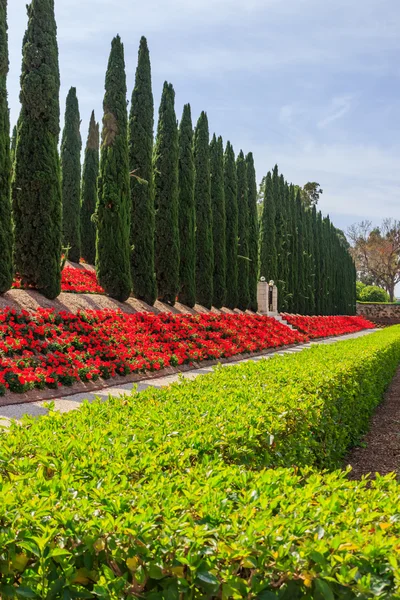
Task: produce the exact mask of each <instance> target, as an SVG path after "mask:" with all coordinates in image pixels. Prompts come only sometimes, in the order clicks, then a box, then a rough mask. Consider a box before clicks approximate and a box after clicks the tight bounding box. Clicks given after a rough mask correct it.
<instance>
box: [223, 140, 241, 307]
mask: <svg viewBox="0 0 400 600" xmlns="http://www.w3.org/2000/svg"><path fill="white" fill-rule="evenodd" d="M224 188H225V211H226V301H225V304H226V306H227V308H231V309H234V308H236V307H237V305H238V203H237V174H236V161H235V153H234V151H233V148H232V145H231V143H230V142H228V143H227V145H226V149H225V156H224Z"/></svg>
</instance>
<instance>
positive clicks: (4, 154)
mask: <svg viewBox="0 0 400 600" xmlns="http://www.w3.org/2000/svg"><path fill="white" fill-rule="evenodd" d="M7 74H8V38H7V1H6V0H0V249H1V250H0V294H4V292H6V291H7V290H9V289H10V287H11V284H12V280H13V261H12V244H13V235H12V225H11V201H10V173H11V160H10V120H9V114H8V102H7Z"/></svg>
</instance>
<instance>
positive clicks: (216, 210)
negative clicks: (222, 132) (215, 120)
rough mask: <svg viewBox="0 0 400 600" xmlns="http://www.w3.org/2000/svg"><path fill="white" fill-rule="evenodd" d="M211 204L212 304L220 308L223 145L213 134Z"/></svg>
mask: <svg viewBox="0 0 400 600" xmlns="http://www.w3.org/2000/svg"><path fill="white" fill-rule="evenodd" d="M210 175H211V204H212V211H213V212H212V221H213V255H214V277H213V306H215V308H222V307H223V306H224V305H225V298H226V211H225V188H224V146H223V142H222V137H219V138H218V140H217V138H216V135H215V134H214V136H213V138H212V140H211V144H210Z"/></svg>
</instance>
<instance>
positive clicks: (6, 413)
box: [0, 329, 377, 426]
mask: <svg viewBox="0 0 400 600" xmlns="http://www.w3.org/2000/svg"><path fill="white" fill-rule="evenodd" d="M376 331H377V330H376V329H366V330H364V331H358V332H357V333H350V334H347V335H341V336H338V337H332V338H326V339H320V340H316V341H313V342H308V343H307V344H299V345H298V346H295V347H291V348H281V349H280V350H276V351H275V352H270V353H269V354H267V355H265V356H255V357H253V358H246V359H242V360H238V361H232V362H229V363H224V364H223V366H224V367H230V366H234V365H237V364H240V363H243V362H248V361H249V360H251V361H255V362H257V361H259V360H265V359H267V358H271V357H272V356H275V355H277V354H278V355H281V354H295V353H297V352H302V351H303V350H304V349H306V348H311V346H313V345H317V344H334V343H336V342H342V341H345V340H349V339H355V338H359V337H363V336H364V335H369V334H371V333H375V332H376ZM212 371H213V367H203V368H200V369H193V370H191V371H187V372H185V373H177V374H175V375H168V376H166V377H157V378H154V379H147V380H146V379H143V381H140V382H138V383H136V384H132V383H127V384H123V385H118V386H115V385H114V386H113V385H110V387H107V388H103V389H101V390H97V391H96V392H93V393H87V392H86V393H81V394H75V395H73V396H66V397H65V398H57V399H55V400H54V403H55V408H56V410H58V411H60V412H69V411H70V410H76V409H77V408H79V406H80V404H81V403H82V402H83V401H84V400H88V401H89V402H91V401H93V400H94V399H95V398H98V397H104V399H106V398H108V396H110V395H111V396H122V395H124V394H129V393H130V392H131V391H132V388H133V387H134V386H135V385H136V387H137V389H138V391H139V392H142V391H143V390H145V389H147V388H148V387H156V388H160V387H165V386H168V385H170V384H171V383H174V382H177V381H179V379H180V378H182V377H183V378H184V379H195V378H196V377H198V376H199V375H204V374H205V373H211V372H212ZM49 401H50V400H45V401H40V402H31V403H28V404H27V403H25V404H11V405H9V406H1V407H0V426H1V425H2V426H7V424H8V423H9V422H10V419H21V417H22V416H23V415H31V416H34V417H40V416H43V415H45V414H46V413H47V409H46V408H45V406H44V405H45V404H46V403H47V402H49Z"/></svg>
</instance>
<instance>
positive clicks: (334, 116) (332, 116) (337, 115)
mask: <svg viewBox="0 0 400 600" xmlns="http://www.w3.org/2000/svg"><path fill="white" fill-rule="evenodd" d="M353 99H354V97H353V96H352V95H347V96H338V97H336V98H333V100H332V102H331V106H330V110H329V114H328V115H327V116H326V117H324V118H323V119H321V120H320V121H319V122H318V124H317V127H318V128H319V129H325V127H328V125H330V124H331V123H333V122H334V121H337V120H338V119H341V118H342V117H343V116H344V115H345V114H346V113H348V112H349V110H350V109H351V106H352V103H353Z"/></svg>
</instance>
